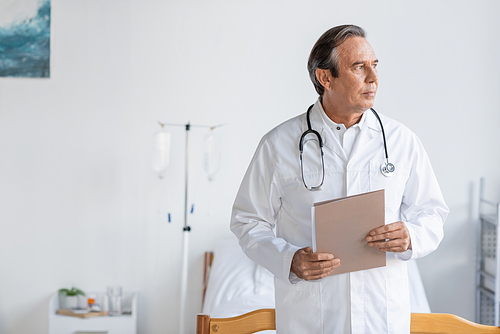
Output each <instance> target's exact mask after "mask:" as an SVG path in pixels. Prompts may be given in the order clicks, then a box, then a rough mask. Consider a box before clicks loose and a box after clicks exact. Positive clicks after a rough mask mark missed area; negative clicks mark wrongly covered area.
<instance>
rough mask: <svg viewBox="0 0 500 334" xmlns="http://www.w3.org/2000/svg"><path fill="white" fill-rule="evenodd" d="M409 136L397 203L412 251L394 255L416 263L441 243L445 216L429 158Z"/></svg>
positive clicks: (414, 139) (415, 138)
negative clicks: (408, 161)
mask: <svg viewBox="0 0 500 334" xmlns="http://www.w3.org/2000/svg"><path fill="white" fill-rule="evenodd" d="M413 136H414V138H413V141H414V145H413V147H414V150H413V155H412V159H411V166H410V175H409V178H408V180H407V183H406V187H405V191H404V194H403V199H402V203H401V213H402V214H403V216H404V217H405V219H406V227H407V228H408V230H409V232H410V238H411V244H412V250H409V251H407V252H405V253H395V255H396V257H397V258H399V259H400V260H409V259H417V258H420V257H424V256H426V255H427V254H429V253H431V252H433V251H434V250H435V249H436V248H437V247H438V246H439V243H440V242H441V240H442V239H443V236H444V232H443V224H444V221H445V220H446V217H447V216H448V212H449V209H448V207H447V206H446V204H445V202H444V199H443V195H442V194H441V190H440V188H439V185H438V182H437V179H436V176H435V175H434V171H433V170H432V166H431V163H430V161H429V157H428V156H427V153H426V152H425V150H424V147H423V145H422V143H421V142H420V140H419V139H418V138H417V137H416V136H415V135H413Z"/></svg>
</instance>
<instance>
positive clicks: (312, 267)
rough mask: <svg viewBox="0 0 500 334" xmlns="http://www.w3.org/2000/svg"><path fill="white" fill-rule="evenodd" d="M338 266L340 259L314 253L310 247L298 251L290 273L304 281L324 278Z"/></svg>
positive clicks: (326, 254)
mask: <svg viewBox="0 0 500 334" xmlns="http://www.w3.org/2000/svg"><path fill="white" fill-rule="evenodd" d="M339 266H340V259H339V258H338V257H335V256H334V255H332V254H330V253H314V252H313V250H312V248H311V247H305V248H302V249H299V250H298V251H297V252H296V253H295V255H294V256H293V259H292V265H291V268H290V270H291V272H293V273H294V274H295V275H297V277H299V278H301V279H304V280H306V281H310V280H317V279H321V278H323V277H326V276H328V275H330V274H331V273H332V271H333V270H334V269H336V268H338V267H339Z"/></svg>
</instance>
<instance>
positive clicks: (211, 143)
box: [203, 132, 220, 181]
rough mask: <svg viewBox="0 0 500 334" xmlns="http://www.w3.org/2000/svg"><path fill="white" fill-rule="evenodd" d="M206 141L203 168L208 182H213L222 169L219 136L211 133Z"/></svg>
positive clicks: (206, 136)
mask: <svg viewBox="0 0 500 334" xmlns="http://www.w3.org/2000/svg"><path fill="white" fill-rule="evenodd" d="M204 139H205V140H204V148H203V168H204V169H205V172H206V173H207V175H208V180H209V181H213V180H214V179H215V174H216V173H217V172H218V171H219V167H220V142H219V136H217V135H216V134H214V133H212V132H209V133H208V134H206V135H205V138H204Z"/></svg>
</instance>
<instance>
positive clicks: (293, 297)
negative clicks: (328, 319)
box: [274, 278, 323, 334]
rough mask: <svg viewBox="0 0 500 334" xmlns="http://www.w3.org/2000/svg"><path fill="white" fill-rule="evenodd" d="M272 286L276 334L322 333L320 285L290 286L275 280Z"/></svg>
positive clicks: (310, 283)
mask: <svg viewBox="0 0 500 334" xmlns="http://www.w3.org/2000/svg"><path fill="white" fill-rule="evenodd" d="M274 284H275V287H276V289H275V294H276V333H277V334H285V333H286V334H303V333H308V334H309V333H310V334H316V333H318V334H320V333H322V328H323V321H322V314H321V313H322V312H321V311H322V310H321V283H320V282H306V281H302V282H299V283H297V284H290V283H288V282H284V281H283V280H280V279H278V278H275V279H274Z"/></svg>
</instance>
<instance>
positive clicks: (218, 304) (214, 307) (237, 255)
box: [203, 238, 430, 333]
mask: <svg viewBox="0 0 500 334" xmlns="http://www.w3.org/2000/svg"><path fill="white" fill-rule="evenodd" d="M408 275H409V282H410V302H411V312H413V313H429V312H430V307H429V303H428V301H427V296H426V294H425V290H424V286H423V284H422V279H421V278H420V272H419V270H418V267H417V264H416V262H415V261H408ZM260 308H274V278H273V275H272V274H271V273H270V272H269V271H268V270H266V269H264V268H263V267H261V266H259V265H258V264H256V263H255V262H253V261H251V260H250V259H249V258H247V257H246V255H245V254H244V253H243V251H242V250H241V248H240V246H239V245H238V241H237V239H236V238H230V239H224V240H222V241H221V242H220V243H219V245H218V246H217V247H216V249H215V250H214V261H213V264H212V270H211V272H210V279H209V281H208V286H207V292H206V295H205V303H204V305H203V313H205V314H209V315H210V316H211V317H212V318H226V317H233V316H237V315H241V314H243V313H247V312H250V311H254V310H257V309H260ZM273 332H274V331H266V332H265V333H273ZM262 333H264V332H262Z"/></svg>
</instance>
